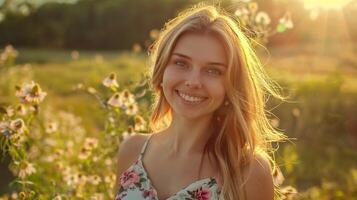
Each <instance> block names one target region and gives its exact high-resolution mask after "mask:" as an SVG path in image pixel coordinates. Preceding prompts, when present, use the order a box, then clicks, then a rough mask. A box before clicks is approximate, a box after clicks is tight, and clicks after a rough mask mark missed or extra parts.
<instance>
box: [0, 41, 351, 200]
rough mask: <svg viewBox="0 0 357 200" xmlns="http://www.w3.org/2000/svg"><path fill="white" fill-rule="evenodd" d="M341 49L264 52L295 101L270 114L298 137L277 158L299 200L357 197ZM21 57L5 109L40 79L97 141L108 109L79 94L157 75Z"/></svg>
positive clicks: (127, 57)
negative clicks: (23, 87) (20, 88)
mask: <svg viewBox="0 0 357 200" xmlns="http://www.w3.org/2000/svg"><path fill="white" fill-rule="evenodd" d="M339 49H340V48H338V46H337V47H336V48H335V47H331V46H329V47H328V49H327V50H325V49H324V48H322V47H316V46H308V45H306V46H302V47H279V48H278V47H272V48H270V49H269V52H267V51H263V50H261V51H259V54H260V57H261V58H262V62H263V63H264V66H265V68H266V70H267V71H268V73H269V74H270V75H271V76H272V78H273V79H275V80H276V81H277V82H278V83H280V84H281V85H282V87H283V89H284V92H285V94H286V95H287V96H289V99H288V101H287V102H276V101H275V100H270V101H269V102H268V107H269V108H271V112H272V113H273V114H274V115H275V117H276V118H277V119H278V122H279V123H278V124H279V125H278V128H279V129H281V130H282V131H284V132H286V134H287V135H288V136H289V137H291V138H296V139H294V140H292V141H293V143H292V144H291V143H284V144H281V145H280V148H279V150H278V152H277V157H276V159H277V161H278V164H279V165H280V166H281V168H282V170H283V173H284V175H285V179H286V180H285V182H284V183H286V185H292V186H294V187H296V188H297V189H298V190H299V191H300V192H301V196H300V197H299V198H298V199H353V198H355V196H357V189H356V185H357V167H356V166H357V151H356V150H357V127H356V125H355V124H357V115H356V113H357V48H356V47H353V46H352V47H349V48H344V50H343V51H340V50H339ZM18 51H19V56H18V58H17V61H16V65H13V66H10V67H9V68H7V69H5V70H2V71H0V72H1V73H2V74H1V75H0V104H6V103H10V102H16V101H17V100H16V97H15V96H14V93H15V89H14V86H15V85H16V84H20V83H22V82H25V81H30V80H34V81H35V82H38V83H39V84H40V85H41V86H42V88H43V90H44V91H46V92H48V96H47V97H46V99H45V101H44V104H45V105H46V106H51V107H53V108H54V112H57V111H58V110H66V111H69V112H71V113H74V114H75V115H77V116H80V117H81V118H82V125H83V127H84V128H85V129H86V130H87V132H88V134H90V135H91V136H94V137H95V136H96V135H97V134H98V133H99V132H100V131H101V130H103V128H104V127H103V126H104V123H103V122H104V118H105V117H104V115H103V113H102V111H101V108H100V105H99V104H98V102H97V101H96V100H95V99H94V98H93V96H90V95H88V94H87V93H83V92H78V91H74V90H73V88H74V87H75V86H76V85H77V84H78V83H83V84H84V85H86V86H92V87H94V88H96V89H97V90H99V91H103V92H104V87H103V86H102V85H101V82H102V80H103V79H104V77H106V76H107V75H108V74H109V73H111V72H116V74H117V75H118V81H119V84H120V87H122V88H126V87H129V85H131V83H133V82H137V81H139V80H140V78H141V75H142V74H144V73H145V72H147V71H148V70H149V67H148V66H147V57H146V54H144V53H136V54H134V53H132V52H115V51H98V52H97V51H79V57H78V59H72V57H71V51H65V50H47V49H41V50H38V49H18ZM27 63H29V64H30V65H27V67H24V65H25V64H27ZM29 66H30V67H29ZM46 106H45V107H46ZM141 108H142V109H145V110H146V111H148V110H149V107H148V106H147V107H145V106H144V107H141ZM272 117H273V116H272ZM2 184H4V183H2ZM6 190H7V189H1V190H0V192H5V191H6Z"/></svg>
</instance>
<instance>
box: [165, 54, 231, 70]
mask: <svg viewBox="0 0 357 200" xmlns="http://www.w3.org/2000/svg"><path fill="white" fill-rule="evenodd" d="M172 55H176V56H179V57H183V58H187V59H189V60H192V58H191V57H190V56H187V55H184V54H181V53H173V54H172ZM207 64H210V65H220V66H222V67H226V65H225V64H223V63H220V62H208V63H207Z"/></svg>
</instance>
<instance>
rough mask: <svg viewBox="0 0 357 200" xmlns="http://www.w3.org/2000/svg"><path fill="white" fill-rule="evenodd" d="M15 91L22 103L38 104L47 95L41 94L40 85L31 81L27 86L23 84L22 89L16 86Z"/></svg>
mask: <svg viewBox="0 0 357 200" xmlns="http://www.w3.org/2000/svg"><path fill="white" fill-rule="evenodd" d="M16 90H17V91H16V96H17V97H19V98H20V100H21V102H23V103H35V104H39V103H40V102H42V101H43V99H44V98H45V96H46V95H47V93H46V92H42V89H41V87H40V85H39V84H37V83H35V82H33V81H32V82H31V83H29V84H23V86H22V87H19V86H17V87H16Z"/></svg>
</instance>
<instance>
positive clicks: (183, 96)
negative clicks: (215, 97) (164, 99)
mask: <svg viewBox="0 0 357 200" xmlns="http://www.w3.org/2000/svg"><path fill="white" fill-rule="evenodd" d="M175 92H176V93H177V94H178V96H180V97H181V99H183V100H184V101H185V102H189V103H193V104H198V103H201V102H203V101H204V100H206V99H207V97H201V96H193V95H190V94H187V93H183V92H180V91H178V90H175Z"/></svg>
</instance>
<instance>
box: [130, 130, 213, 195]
mask: <svg viewBox="0 0 357 200" xmlns="http://www.w3.org/2000/svg"><path fill="white" fill-rule="evenodd" d="M152 135H153V134H151V135H149V137H148V138H147V139H146V141H145V144H144V146H143V148H142V150H141V152H140V156H139V158H138V160H137V163H138V164H139V167H140V168H141V169H142V171H143V173H144V175H145V178H146V179H147V181H148V184H149V187H150V188H151V189H152V190H153V191H154V193H155V199H156V200H161V199H159V197H158V192H157V189H156V188H155V186H154V185H153V184H152V181H151V179H150V176H149V174H148V172H147V170H146V168H145V166H144V163H143V161H142V158H143V155H144V153H145V150H146V148H147V145H148V142H149V140H150V139H151V137H152ZM211 181H213V183H214V184H215V185H216V186H217V189H218V190H219V188H218V184H217V180H216V178H215V177H213V176H211V177H206V178H202V179H199V180H197V181H194V182H192V183H190V184H188V185H187V186H185V187H183V188H182V189H181V190H179V191H177V192H176V193H174V194H172V195H169V197H167V198H165V199H164V200H170V199H171V198H173V197H175V196H176V195H178V194H180V193H182V192H185V191H186V190H187V189H189V188H191V187H193V186H194V185H196V184H198V183H199V185H202V184H203V183H205V182H207V183H208V182H211Z"/></svg>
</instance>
